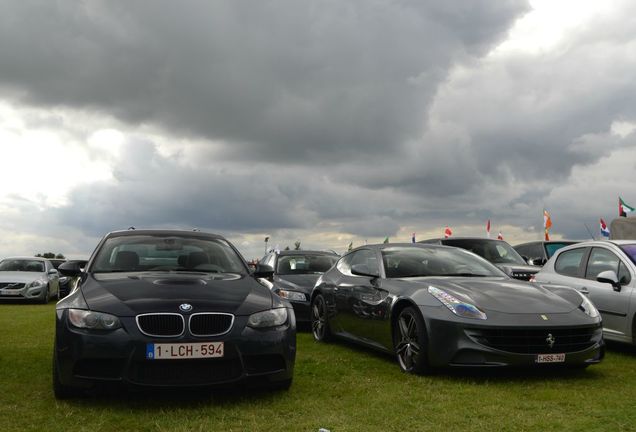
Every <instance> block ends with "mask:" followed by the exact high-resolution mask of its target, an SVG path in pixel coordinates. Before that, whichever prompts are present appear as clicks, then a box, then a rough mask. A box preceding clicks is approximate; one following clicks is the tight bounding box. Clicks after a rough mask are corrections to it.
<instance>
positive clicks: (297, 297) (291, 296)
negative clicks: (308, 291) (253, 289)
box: [278, 290, 307, 301]
mask: <svg viewBox="0 0 636 432" xmlns="http://www.w3.org/2000/svg"><path fill="white" fill-rule="evenodd" d="M278 295H279V296H281V297H282V298H285V299H287V300H289V301H306V300H307V296H305V294H303V293H301V292H297V291H287V290H278Z"/></svg>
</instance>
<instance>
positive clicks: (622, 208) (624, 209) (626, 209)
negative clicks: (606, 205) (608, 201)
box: [618, 197, 636, 217]
mask: <svg viewBox="0 0 636 432" xmlns="http://www.w3.org/2000/svg"><path fill="white" fill-rule="evenodd" d="M634 210H636V209H635V208H634V207H632V206H629V205H627V204H625V201H623V199H622V198H621V197H618V215H619V216H622V217H627V213H631V212H633V211H634Z"/></svg>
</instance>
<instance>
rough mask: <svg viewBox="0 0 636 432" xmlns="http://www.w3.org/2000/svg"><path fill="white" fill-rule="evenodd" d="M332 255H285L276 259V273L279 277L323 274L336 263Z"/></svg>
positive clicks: (335, 257)
mask: <svg viewBox="0 0 636 432" xmlns="http://www.w3.org/2000/svg"><path fill="white" fill-rule="evenodd" d="M337 259H338V257H337V256H332V255H286V256H279V257H278V264H277V266H276V273H277V274H280V275H289V274H306V273H324V272H326V271H327V270H329V269H330V268H331V266H332V265H334V263H335V262H336V261H337Z"/></svg>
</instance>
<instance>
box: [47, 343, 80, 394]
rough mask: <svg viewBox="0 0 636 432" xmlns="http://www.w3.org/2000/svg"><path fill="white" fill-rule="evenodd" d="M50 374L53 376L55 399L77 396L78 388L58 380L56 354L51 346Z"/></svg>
mask: <svg viewBox="0 0 636 432" xmlns="http://www.w3.org/2000/svg"><path fill="white" fill-rule="evenodd" d="M51 374H52V378H53V395H54V396H55V399H70V398H73V397H77V396H79V394H80V392H79V390H77V389H76V388H75V387H69V386H67V385H64V384H62V382H61V381H60V376H59V374H58V372H57V355H56V354H55V348H53V367H52V371H51Z"/></svg>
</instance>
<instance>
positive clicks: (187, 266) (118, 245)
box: [90, 234, 247, 273]
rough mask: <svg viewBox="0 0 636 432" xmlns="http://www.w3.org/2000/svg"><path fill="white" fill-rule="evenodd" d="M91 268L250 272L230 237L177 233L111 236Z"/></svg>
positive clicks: (105, 271) (106, 271)
mask: <svg viewBox="0 0 636 432" xmlns="http://www.w3.org/2000/svg"><path fill="white" fill-rule="evenodd" d="M90 271H92V272H95V273H110V272H138V271H186V272H206V273H208V272H209V273H246V272H247V270H246V268H245V266H244V265H243V261H242V260H241V258H240V257H239V256H238V255H237V254H236V252H234V249H232V247H231V246H230V245H229V244H228V243H227V242H226V241H224V240H221V239H207V238H201V237H187V236H183V237H181V236H175V235H174V234H171V235H161V234H156V235H127V236H120V237H112V238H109V239H107V240H106V241H105V242H104V244H103V245H102V247H101V248H100V249H99V251H98V253H97V256H96V257H95V261H94V264H93V266H92V268H91V269H90Z"/></svg>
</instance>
